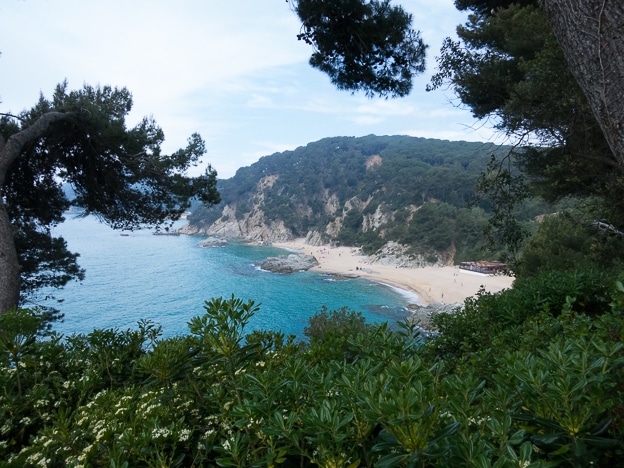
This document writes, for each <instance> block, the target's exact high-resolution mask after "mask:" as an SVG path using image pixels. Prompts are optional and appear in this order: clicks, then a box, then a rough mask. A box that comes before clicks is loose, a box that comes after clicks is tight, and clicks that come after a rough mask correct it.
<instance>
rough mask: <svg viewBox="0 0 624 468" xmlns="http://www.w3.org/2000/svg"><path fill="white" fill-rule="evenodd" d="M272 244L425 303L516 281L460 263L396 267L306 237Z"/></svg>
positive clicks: (321, 269) (454, 299)
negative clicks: (464, 267) (312, 242)
mask: <svg viewBox="0 0 624 468" xmlns="http://www.w3.org/2000/svg"><path fill="white" fill-rule="evenodd" d="M273 245H274V246H275V247H279V248H283V249H288V250H291V251H293V252H297V253H305V254H309V255H314V256H315V257H316V258H317V260H318V261H319V266H317V267H315V268H314V269H313V270H314V271H319V272H326V273H333V274H341V275H349V276H357V277H361V278H366V279H369V280H372V281H377V282H379V283H384V284H387V285H390V286H393V287H395V288H398V289H402V290H404V291H409V292H412V293H416V294H417V295H418V299H419V301H420V303H421V304H422V305H429V304H431V303H434V302H442V303H445V304H453V303H457V302H463V301H464V299H465V298H466V297H470V296H474V295H475V294H476V293H477V291H478V290H479V289H480V287H481V286H483V287H484V288H485V290H486V291H489V292H497V291H500V290H501V289H505V288H509V287H510V286H511V284H512V283H513V278H511V277H509V276H488V275H482V274H479V273H473V272H470V271H466V270H461V269H459V268H458V267H440V268H438V267H423V268H397V267H394V266H388V265H380V264H370V263H367V260H368V258H367V257H366V256H364V255H362V254H361V253H360V251H359V249H356V248H354V247H329V246H321V247H315V246H310V245H306V244H305V239H303V238H301V239H296V240H294V241H291V242H280V243H277V242H276V243H274V244H273Z"/></svg>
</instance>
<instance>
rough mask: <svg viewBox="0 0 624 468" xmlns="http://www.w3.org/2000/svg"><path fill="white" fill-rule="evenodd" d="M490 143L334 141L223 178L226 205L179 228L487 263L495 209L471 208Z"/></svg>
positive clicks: (377, 254) (415, 263)
mask: <svg viewBox="0 0 624 468" xmlns="http://www.w3.org/2000/svg"><path fill="white" fill-rule="evenodd" d="M496 151H501V149H499V148H496V147H494V146H493V145H490V144H484V143H469V142H449V141H442V140H431V139H424V138H412V137H403V136H396V137H377V136H374V135H371V136H368V137H362V138H350V137H336V138H326V139H324V140H321V141H318V142H315V143H310V144H308V145H307V146H305V147H301V148H297V149H296V150H294V151H286V152H283V153H276V154H273V155H271V156H265V157H263V158H261V159H260V160H259V161H258V162H257V163H255V164H253V165H251V166H249V167H244V168H241V169H239V170H238V171H237V173H236V175H235V176H234V177H232V178H231V179H227V180H220V181H219V185H218V188H219V191H220V193H221V197H222V204H220V205H218V206H216V207H212V208H210V209H205V208H203V207H199V208H196V209H195V210H194V211H193V213H192V214H191V215H190V216H189V217H188V224H187V225H186V226H184V227H183V228H182V229H180V231H179V232H182V233H186V234H196V235H203V236H211V237H217V238H223V239H241V240H245V241H248V242H253V243H257V244H264V245H268V244H271V243H274V242H287V241H290V240H292V239H295V238H305V239H306V244H307V245H310V246H321V245H334V246H335V245H342V246H356V247H359V248H361V249H362V252H363V253H364V254H366V255H367V256H369V257H370V260H371V261H372V262H378V263H385V264H393V265H396V266H400V267H420V266H424V265H438V266H442V265H451V264H454V263H458V262H460V261H465V260H474V259H475V258H478V259H483V258H485V257H484V252H483V246H484V245H485V241H484V239H483V236H482V232H483V228H484V226H485V225H486V223H487V210H486V208H487V207H481V206H473V207H468V203H469V201H470V200H471V199H472V197H473V194H474V189H475V184H476V180H477V177H478V176H479V174H481V172H482V171H483V170H484V168H485V167H486V164H487V161H488V160H489V158H490V156H491V154H492V153H493V152H496Z"/></svg>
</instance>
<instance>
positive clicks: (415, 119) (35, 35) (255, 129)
mask: <svg viewBox="0 0 624 468" xmlns="http://www.w3.org/2000/svg"><path fill="white" fill-rule="evenodd" d="M395 3H398V4H401V5H403V7H404V8H405V9H406V10H407V11H408V12H410V13H411V14H412V15H413V17H414V27H415V28H416V29H419V30H420V31H421V32H422V37H423V39H424V40H425V42H427V44H429V49H428V69H427V72H426V73H425V74H424V75H423V76H421V77H419V78H418V79H417V80H416V81H415V83H414V90H413V91H412V94H411V95H410V96H409V97H407V98H403V99H391V100H383V99H375V100H371V99H368V98H366V97H365V96H364V95H363V94H355V95H352V94H351V93H349V92H345V91H338V90H336V89H335V88H334V87H333V86H332V85H331V84H330V83H329V79H328V78H327V76H326V75H324V74H323V73H321V72H319V71H317V70H315V69H313V68H311V67H310V66H309V65H308V59H309V56H310V53H311V49H310V46H308V45H306V44H305V43H303V42H301V41H297V37H296V36H297V33H298V32H299V30H300V25H299V22H298V20H297V18H296V16H295V15H294V14H293V13H292V12H291V11H290V9H289V6H288V4H287V3H286V2H285V0H234V1H229V0H218V1H217V0H177V1H173V0H106V1H102V0H0V53H1V54H2V55H0V101H1V103H0V112H14V113H17V112H19V111H21V110H23V109H26V108H30V107H32V105H34V104H35V103H36V101H37V99H38V97H39V94H40V93H43V94H44V95H45V96H48V97H49V96H50V95H51V93H52V91H53V89H54V86H55V85H56V84H57V83H59V82H61V81H63V80H64V79H65V78H67V80H68V82H69V87H70V88H72V89H75V88H81V87H82V85H83V84H84V83H88V84H91V85H98V84H100V85H105V84H110V85H114V86H120V87H124V86H125V87H127V88H128V89H129V90H130V91H131V92H132V95H133V99H134V110H133V112H132V114H131V116H130V124H131V125H134V124H136V123H137V122H138V121H139V120H140V118H141V117H143V116H145V115H152V116H154V118H155V119H156V121H157V122H158V124H159V125H160V126H161V127H162V128H163V130H164V132H165V136H166V142H165V145H164V149H165V151H167V152H171V151H174V150H176V149H178V148H180V147H183V146H185V145H186V140H187V138H188V136H189V135H190V134H191V133H193V132H198V133H200V134H201V135H202V137H203V138H204V140H205V141H206V146H207V149H208V152H207V154H206V156H205V158H204V159H205V161H207V162H210V163H211V164H212V165H213V167H214V168H215V169H216V170H217V172H218V173H219V177H222V178H228V177H231V176H232V175H234V173H235V171H236V169H238V168H239V167H241V166H248V165H250V164H251V163H253V162H255V161H257V160H258V158H259V157H261V156H264V155H268V154H272V153H274V152H277V151H284V150H288V149H295V148H296V147H298V146H304V145H306V144H307V143H309V142H312V141H316V140H319V139H321V138H324V137H329V136H363V135H369V134H376V135H412V136H420V137H428V138H442V139H448V140H470V141H487V140H491V139H492V138H493V132H492V131H491V130H490V129H489V127H488V126H487V125H486V126H483V125H482V124H481V123H479V122H477V121H475V120H474V119H473V118H472V116H471V114H470V112H469V111H467V110H462V109H459V108H457V106H455V105H454V104H453V103H452V101H454V100H455V97H454V96H453V94H452V93H451V92H450V91H446V92H444V91H436V92H430V93H427V92H425V86H426V84H427V83H428V82H429V79H430V77H431V75H432V73H433V72H434V70H435V60H434V57H435V56H437V55H438V54H439V50H440V45H441V43H442V40H443V38H444V37H446V36H449V35H451V36H453V37H455V27H456V26H457V25H458V24H460V23H463V22H464V21H465V14H463V13H460V12H458V11H457V10H456V9H455V8H454V6H453V0H396V1H395ZM455 104H456V102H455Z"/></svg>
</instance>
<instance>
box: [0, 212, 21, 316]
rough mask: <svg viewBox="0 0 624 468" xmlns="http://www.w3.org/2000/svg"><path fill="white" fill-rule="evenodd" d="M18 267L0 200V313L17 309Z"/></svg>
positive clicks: (5, 213)
mask: <svg viewBox="0 0 624 468" xmlns="http://www.w3.org/2000/svg"><path fill="white" fill-rule="evenodd" d="M19 292H20V267H19V263H18V261H17V251H16V250H15V243H14V242H13V228H12V227H11V220H10V219H9V214H8V213H7V210H6V206H5V205H4V203H2V201H1V200H0V313H2V312H6V311H8V310H10V309H12V308H13V307H17V305H18V302H19Z"/></svg>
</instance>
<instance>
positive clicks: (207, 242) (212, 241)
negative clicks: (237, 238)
mask: <svg viewBox="0 0 624 468" xmlns="http://www.w3.org/2000/svg"><path fill="white" fill-rule="evenodd" d="M224 245H227V241H226V240H225V239H221V238H219V237H208V238H207V239H204V240H203V241H201V242H200V243H199V246H200V247H223V246H224Z"/></svg>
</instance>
